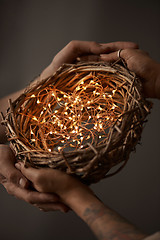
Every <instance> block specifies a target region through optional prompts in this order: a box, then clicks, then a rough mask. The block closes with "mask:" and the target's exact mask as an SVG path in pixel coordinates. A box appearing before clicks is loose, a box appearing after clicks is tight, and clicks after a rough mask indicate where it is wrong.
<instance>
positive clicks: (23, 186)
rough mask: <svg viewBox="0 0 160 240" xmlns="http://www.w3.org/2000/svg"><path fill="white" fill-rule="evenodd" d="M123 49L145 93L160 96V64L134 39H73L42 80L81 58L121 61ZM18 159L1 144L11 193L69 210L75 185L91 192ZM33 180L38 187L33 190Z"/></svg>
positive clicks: (2, 170) (0, 166)
mask: <svg viewBox="0 0 160 240" xmlns="http://www.w3.org/2000/svg"><path fill="white" fill-rule="evenodd" d="M119 49H122V51H121V58H123V60H124V61H125V62H126V64H127V66H128V69H129V70H131V71H134V72H135V73H136V74H137V75H139V76H140V77H141V78H142V83H143V90H144V94H145V96H146V97H153V98H160V70H159V69H160V64H158V63H156V62H155V61H154V60H152V59H151V58H150V57H149V55H148V54H147V53H145V52H143V51H142V50H139V49H138V46H137V44H135V43H132V42H114V43H106V44H98V43H96V42H81V41H72V42H70V43H69V44H68V45H66V46H65V47H64V48H63V49H62V50H61V51H60V52H59V53H58V54H57V55H56V56H55V57H54V59H53V61H52V62H51V64H50V65H49V66H48V67H47V68H46V69H45V70H44V71H43V72H42V73H41V75H40V79H38V80H41V79H44V78H47V77H49V76H50V75H52V74H53V73H54V72H55V71H56V70H57V69H58V68H59V67H60V66H61V65H62V64H63V63H73V62H75V61H77V60H78V61H79V60H80V61H107V62H114V61H116V60H118V54H117V51H118V50H119ZM15 162H16V159H15V156H14V154H13V152H12V150H11V149H10V148H9V147H8V146H6V145H0V182H1V183H2V184H3V186H4V187H5V188H6V190H7V191H8V193H9V194H12V195H14V196H16V197H17V198H20V199H22V200H24V201H26V202H28V203H31V204H33V205H35V206H37V207H39V208H41V209H43V210H45V211H49V210H61V211H63V212H67V211H68V210H69V207H68V206H67V205H66V204H67V202H66V200H65V199H66V198H67V196H68V194H69V193H71V192H73V191H74V189H75V188H80V189H82V188H85V189H86V191H90V189H89V188H87V187H86V186H84V185H83V184H82V183H80V182H79V181H77V180H75V179H74V178H73V177H70V176H68V175H66V174H65V173H62V172H60V171H57V170H51V169H41V170H36V169H32V168H28V169H25V168H24V166H23V164H19V165H18V164H17V165H16V167H15V165H14V164H15ZM31 182H32V185H33V187H34V189H35V190H31V188H30V186H31ZM44 183H45V185H44ZM64 183H65V184H64ZM69 195H70V196H71V194H69ZM65 203H66V204H65Z"/></svg>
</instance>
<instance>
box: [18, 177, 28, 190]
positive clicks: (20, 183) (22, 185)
mask: <svg viewBox="0 0 160 240" xmlns="http://www.w3.org/2000/svg"><path fill="white" fill-rule="evenodd" d="M19 185H20V186H21V187H23V188H25V187H26V186H27V181H26V180H25V179H23V178H20V180H19Z"/></svg>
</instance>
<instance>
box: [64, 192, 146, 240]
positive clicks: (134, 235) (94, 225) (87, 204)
mask: <svg viewBox="0 0 160 240" xmlns="http://www.w3.org/2000/svg"><path fill="white" fill-rule="evenodd" d="M67 204H68V205H69V207H70V208H71V209H73V211H75V212H76V214H77V215H78V216H79V217H80V218H82V219H83V220H84V221H85V222H86V223H87V224H88V226H89V227H90V229H91V230H92V231H93V233H94V234H95V235H96V237H97V239H101V240H105V239H107V240H140V239H143V238H144V237H145V236H146V235H145V234H143V233H142V232H141V231H139V230H138V229H137V228H136V227H135V226H133V225H132V224H130V223H128V222H127V221H126V220H125V219H124V218H123V217H121V216H120V215H119V214H117V213H116V212H114V211H113V210H111V209H110V208H108V207H106V206H104V204H103V203H102V202H101V201H99V200H98V199H97V198H96V197H95V196H94V195H93V194H90V193H87V192H85V190H84V191H83V190H82V191H75V193H74V194H73V195H72V197H70V198H68V199H67Z"/></svg>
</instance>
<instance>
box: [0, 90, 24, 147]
mask: <svg viewBox="0 0 160 240" xmlns="http://www.w3.org/2000/svg"><path fill="white" fill-rule="evenodd" d="M23 91H24V89H22V90H20V91H18V92H15V93H12V94H10V95H8V96H6V97H4V98H1V99H0V112H2V113H3V114H6V111H7V108H8V107H9V104H8V99H11V100H12V101H14V100H15V99H16V98H17V97H18V96H19V95H20V94H21V93H22V92H23ZM6 141H7V138H6V134H5V126H4V125H1V124H0V143H5V142H6Z"/></svg>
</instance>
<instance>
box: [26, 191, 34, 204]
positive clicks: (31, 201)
mask: <svg viewBox="0 0 160 240" xmlns="http://www.w3.org/2000/svg"><path fill="white" fill-rule="evenodd" d="M25 201H26V202H27V203H30V204H34V199H33V196H32V194H31V193H30V192H29V193H28V194H27V196H26V199H25Z"/></svg>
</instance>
